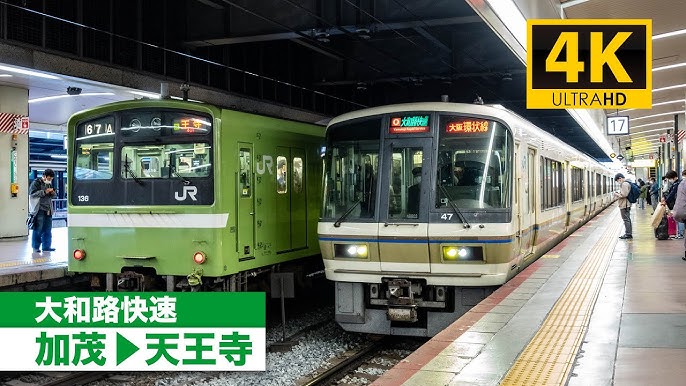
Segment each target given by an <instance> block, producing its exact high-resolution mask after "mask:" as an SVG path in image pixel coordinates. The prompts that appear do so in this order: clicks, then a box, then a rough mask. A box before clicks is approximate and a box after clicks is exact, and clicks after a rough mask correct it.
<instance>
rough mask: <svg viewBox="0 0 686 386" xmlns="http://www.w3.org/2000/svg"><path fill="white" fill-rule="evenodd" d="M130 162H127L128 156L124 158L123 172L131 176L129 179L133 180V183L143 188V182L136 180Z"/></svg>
mask: <svg viewBox="0 0 686 386" xmlns="http://www.w3.org/2000/svg"><path fill="white" fill-rule="evenodd" d="M130 164H131V162H130V161H129V156H128V154H127V155H126V156H125V157H124V171H125V172H126V173H127V175H129V174H130V175H131V178H133V180H134V181H136V183H137V184H139V185H141V186H143V180H141V179H140V178H138V177H137V176H136V174H134V172H133V169H131V165H130Z"/></svg>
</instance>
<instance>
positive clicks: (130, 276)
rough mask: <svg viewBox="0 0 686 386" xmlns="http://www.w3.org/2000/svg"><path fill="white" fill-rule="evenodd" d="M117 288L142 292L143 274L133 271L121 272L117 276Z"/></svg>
mask: <svg viewBox="0 0 686 386" xmlns="http://www.w3.org/2000/svg"><path fill="white" fill-rule="evenodd" d="M117 289H118V290H123V291H139V292H143V291H145V275H143V274H141V273H138V272H133V271H125V272H122V273H121V274H119V277H118V278H117Z"/></svg>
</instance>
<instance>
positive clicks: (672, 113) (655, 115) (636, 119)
mask: <svg viewBox="0 0 686 386" xmlns="http://www.w3.org/2000/svg"><path fill="white" fill-rule="evenodd" d="M683 112H684V110H679V111H670V112H668V113H662V114H653V115H646V116H644V117H637V118H631V120H632V121H638V120H639V119H648V118H654V117H661V116H664V115H674V114H681V113H683Z"/></svg>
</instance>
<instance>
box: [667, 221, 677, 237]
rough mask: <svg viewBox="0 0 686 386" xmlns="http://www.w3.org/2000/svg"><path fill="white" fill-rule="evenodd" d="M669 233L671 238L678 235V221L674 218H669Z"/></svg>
mask: <svg viewBox="0 0 686 386" xmlns="http://www.w3.org/2000/svg"><path fill="white" fill-rule="evenodd" d="M667 233H669V235H670V236H674V235H676V221H674V217H672V216H668V217H667Z"/></svg>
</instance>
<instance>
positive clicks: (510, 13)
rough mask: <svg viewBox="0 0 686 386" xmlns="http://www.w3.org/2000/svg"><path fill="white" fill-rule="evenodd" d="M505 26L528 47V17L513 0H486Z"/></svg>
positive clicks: (523, 45) (520, 42)
mask: <svg viewBox="0 0 686 386" xmlns="http://www.w3.org/2000/svg"><path fill="white" fill-rule="evenodd" d="M486 2H487V3H488V5H489V6H490V7H491V9H492V10H493V12H495V14H496V15H497V16H498V18H499V19H500V21H502V22H503V24H504V25H505V27H507V29H508V30H509V31H510V33H511V34H512V35H513V36H514V37H515V39H517V41H518V42H519V44H521V45H522V47H524V48H526V19H525V18H524V16H523V15H522V12H521V11H520V10H519V8H517V6H516V5H515V3H514V2H513V1H512V0H486Z"/></svg>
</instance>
